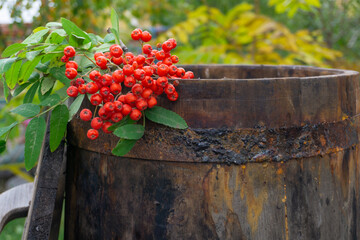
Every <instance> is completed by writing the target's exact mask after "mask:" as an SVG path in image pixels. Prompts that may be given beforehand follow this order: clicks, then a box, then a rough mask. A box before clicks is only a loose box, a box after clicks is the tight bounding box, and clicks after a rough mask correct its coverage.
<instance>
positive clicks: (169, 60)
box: [163, 57, 172, 66]
mask: <svg viewBox="0 0 360 240" xmlns="http://www.w3.org/2000/svg"><path fill="white" fill-rule="evenodd" d="M163 63H164V64H166V65H168V66H170V65H172V61H171V58H169V57H167V58H165V59H164V60H163Z"/></svg>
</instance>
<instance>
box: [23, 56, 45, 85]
mask: <svg viewBox="0 0 360 240" xmlns="http://www.w3.org/2000/svg"><path fill="white" fill-rule="evenodd" d="M41 58H42V56H37V57H35V58H34V60H32V61H29V63H28V64H24V65H23V67H22V68H21V74H20V79H23V80H24V81H27V80H28V79H29V77H30V75H31V74H32V73H33V71H34V70H35V67H36V65H38V63H39V62H40V60H41Z"/></svg>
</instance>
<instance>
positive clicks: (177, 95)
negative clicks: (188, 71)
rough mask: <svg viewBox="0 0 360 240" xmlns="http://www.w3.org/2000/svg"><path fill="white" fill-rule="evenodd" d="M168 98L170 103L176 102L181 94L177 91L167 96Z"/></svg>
mask: <svg viewBox="0 0 360 240" xmlns="http://www.w3.org/2000/svg"><path fill="white" fill-rule="evenodd" d="M167 97H168V99H169V100H170V101H176V100H177V99H178V97H179V94H178V93H177V92H176V91H174V92H173V93H172V94H170V95H167Z"/></svg>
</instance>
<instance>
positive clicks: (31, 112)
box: [11, 103, 40, 118]
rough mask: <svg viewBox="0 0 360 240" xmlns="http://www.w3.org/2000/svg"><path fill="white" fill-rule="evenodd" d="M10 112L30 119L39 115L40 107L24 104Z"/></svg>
mask: <svg viewBox="0 0 360 240" xmlns="http://www.w3.org/2000/svg"><path fill="white" fill-rule="evenodd" d="M11 112H12V113H16V114H19V115H21V116H24V117H27V118H30V117H34V116H35V115H36V114H38V113H40V107H39V106H38V105H35V104H32V103H25V104H22V105H20V106H18V107H17V108H15V109H13V110H11Z"/></svg>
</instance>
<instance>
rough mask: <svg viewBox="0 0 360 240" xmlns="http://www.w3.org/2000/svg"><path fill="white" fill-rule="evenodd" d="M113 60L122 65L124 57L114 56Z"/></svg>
mask: <svg viewBox="0 0 360 240" xmlns="http://www.w3.org/2000/svg"><path fill="white" fill-rule="evenodd" d="M111 61H112V62H113V63H115V64H116V65H120V64H122V63H123V58H122V57H118V58H117V57H113V58H111Z"/></svg>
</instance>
